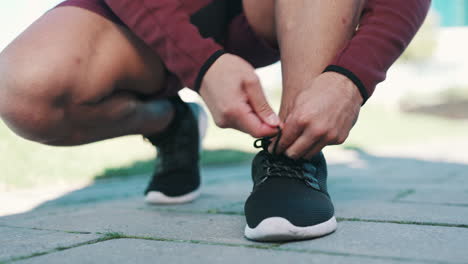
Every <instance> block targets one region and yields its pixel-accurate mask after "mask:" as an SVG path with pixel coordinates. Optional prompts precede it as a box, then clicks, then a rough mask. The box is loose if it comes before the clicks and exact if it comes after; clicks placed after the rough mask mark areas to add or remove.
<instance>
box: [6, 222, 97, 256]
mask: <svg viewBox="0 0 468 264" xmlns="http://www.w3.org/2000/svg"><path fill="white" fill-rule="evenodd" d="M97 238H98V235H96V234H70V233H65V232H57V231H48V230H31V229H23V228H11V227H4V226H0V261H6V260H9V259H11V258H14V257H20V256H28V255H31V254H33V253H38V252H46V251H50V250H53V249H55V248H58V247H69V246H72V245H76V244H79V243H83V242H87V241H91V240H94V239H97Z"/></svg>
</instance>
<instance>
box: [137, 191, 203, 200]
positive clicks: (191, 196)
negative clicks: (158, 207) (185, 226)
mask: <svg viewBox="0 0 468 264" xmlns="http://www.w3.org/2000/svg"><path fill="white" fill-rule="evenodd" d="M198 196H200V189H196V190H195V191H193V192H189V193H187V194H184V195H181V196H167V195H165V194H164V193H162V192H156V191H151V192H148V194H146V197H145V202H147V203H150V204H182V203H189V202H191V201H193V200H195V199H197V198H198Z"/></svg>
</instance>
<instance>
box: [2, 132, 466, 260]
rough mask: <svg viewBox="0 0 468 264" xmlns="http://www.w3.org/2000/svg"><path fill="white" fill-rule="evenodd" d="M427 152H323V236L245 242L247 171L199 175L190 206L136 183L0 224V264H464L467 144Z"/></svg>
mask: <svg viewBox="0 0 468 264" xmlns="http://www.w3.org/2000/svg"><path fill="white" fill-rule="evenodd" d="M437 148H439V149H437ZM428 149H434V150H435V151H434V152H430V151H427V149H426V151H425V150H424V148H423V147H421V146H414V147H411V146H408V147H406V148H405V149H402V148H399V149H397V148H395V149H393V150H390V149H389V150H388V151H383V150H380V151H379V150H375V151H363V150H359V149H358V150H347V151H342V150H331V151H328V154H327V156H328V157H329V158H328V159H329V161H330V162H329V174H330V177H329V185H330V189H331V195H332V198H333V201H334V203H335V206H336V216H337V217H338V220H339V227H338V230H337V231H336V232H335V233H333V234H332V235H329V236H327V237H323V238H319V239H315V240H309V241H301V242H294V243H282V244H274V243H255V242H251V241H248V240H246V239H245V238H244V237H243V227H244V225H245V220H244V216H243V203H244V200H245V198H246V197H247V196H248V194H249V191H250V188H251V182H250V179H249V177H250V167H249V164H243V165H238V166H229V167H217V168H213V167H211V168H204V170H203V180H204V188H203V194H202V195H201V197H200V198H199V199H198V200H197V201H195V202H193V203H191V204H186V205H179V206H150V205H146V204H144V202H143V197H142V190H143V189H144V187H145V184H146V182H147V181H148V178H149V176H150V175H141V176H135V177H130V178H127V179H109V180H101V181H98V182H96V183H95V184H93V185H91V186H87V187H84V188H82V189H79V190H76V191H74V192H71V193H68V194H64V195H63V196H61V197H59V198H57V199H54V200H51V201H49V202H46V203H44V204H42V205H40V206H39V207H37V208H36V209H34V210H31V211H29V212H26V213H23V214H18V215H11V216H4V217H1V218H0V233H1V234H2V235H1V236H0V244H1V245H2V246H1V247H0V262H2V261H3V262H6V263H9V262H10V261H14V262H15V263H16V261H18V263H116V262H120V263H148V262H156V263H158V262H161V261H167V262H168V263H240V262H246V263H253V262H256V263H319V262H320V263H405V262H408V263H467V262H468V254H466V249H467V246H466V242H467V241H468V240H467V239H468V202H467V201H468V160H466V157H467V154H468V151H467V149H468V141H466V142H458V144H457V145H453V147H451V148H450V149H449V148H447V145H446V146H445V148H444V147H443V146H442V145H441V146H428ZM443 150H445V152H444V151H443Z"/></svg>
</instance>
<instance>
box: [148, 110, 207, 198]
mask: <svg viewBox="0 0 468 264" xmlns="http://www.w3.org/2000/svg"><path fill="white" fill-rule="evenodd" d="M188 105H189V107H190V110H191V111H192V113H193V114H194V115H195V118H196V119H197V123H198V135H199V140H200V141H199V142H200V146H199V151H200V152H201V151H202V141H203V138H204V137H205V135H206V129H207V128H208V115H207V114H206V112H205V110H204V109H203V107H202V106H200V105H199V104H196V103H188ZM198 196H200V188H198V189H196V190H194V191H192V192H189V193H187V194H184V195H180V196H167V195H165V194H164V193H162V192H157V191H150V192H148V193H147V194H146V196H145V202H147V203H150V204H159V205H162V204H182V203H190V202H192V201H193V200H195V199H197V198H198Z"/></svg>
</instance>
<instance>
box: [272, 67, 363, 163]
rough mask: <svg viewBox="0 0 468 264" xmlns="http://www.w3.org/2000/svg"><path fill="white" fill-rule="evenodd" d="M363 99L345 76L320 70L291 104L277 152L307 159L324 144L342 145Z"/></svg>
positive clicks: (355, 119) (356, 116) (354, 121)
mask: <svg viewBox="0 0 468 264" xmlns="http://www.w3.org/2000/svg"><path fill="white" fill-rule="evenodd" d="M362 102H363V99H362V97H361V95H360V93H359V90H358V89H357V87H356V86H355V85H354V84H353V82H351V81H350V80H349V79H348V78H347V77H345V76H343V75H341V74H338V73H335V72H325V73H322V74H321V75H319V76H318V77H317V78H315V79H314V80H313V81H312V83H311V84H310V85H308V87H307V88H305V89H304V90H302V91H301V92H300V93H299V95H298V96H297V97H296V100H295V102H294V104H293V105H292V107H290V109H291V110H290V112H289V113H288V114H287V116H286V120H285V122H284V127H283V135H282V136H281V139H280V142H279V143H278V148H277V152H278V153H283V152H285V154H286V155H287V156H289V157H291V158H294V159H298V158H306V159H308V158H311V157H312V156H313V155H315V154H316V153H318V152H319V151H320V150H322V149H323V148H324V147H325V146H327V145H338V144H342V143H343V142H344V141H345V140H346V138H347V137H348V135H349V132H350V130H351V128H352V127H353V126H354V124H355V123H356V121H357V118H358V115H359V110H360V108H361V104H362ZM272 145H273V144H272ZM270 148H271V147H270ZM270 151H271V149H270Z"/></svg>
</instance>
